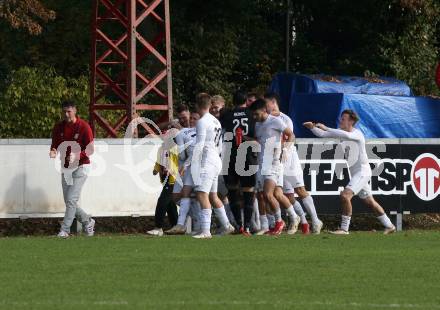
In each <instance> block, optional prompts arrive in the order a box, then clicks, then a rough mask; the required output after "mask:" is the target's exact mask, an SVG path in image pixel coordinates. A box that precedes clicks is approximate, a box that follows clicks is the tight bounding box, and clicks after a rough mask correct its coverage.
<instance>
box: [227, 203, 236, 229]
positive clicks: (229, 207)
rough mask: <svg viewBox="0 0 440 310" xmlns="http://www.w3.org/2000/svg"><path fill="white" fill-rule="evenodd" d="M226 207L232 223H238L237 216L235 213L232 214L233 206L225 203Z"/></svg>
mask: <svg viewBox="0 0 440 310" xmlns="http://www.w3.org/2000/svg"><path fill="white" fill-rule="evenodd" d="M224 207H225V212H226V216H227V217H228V220H229V222H230V223H232V224H237V223H236V222H235V217H234V214H232V210H231V206H230V205H229V203H225V204H224Z"/></svg>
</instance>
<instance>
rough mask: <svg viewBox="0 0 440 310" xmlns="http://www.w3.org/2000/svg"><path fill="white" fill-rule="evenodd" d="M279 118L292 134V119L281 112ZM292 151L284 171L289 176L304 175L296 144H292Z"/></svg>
mask: <svg viewBox="0 0 440 310" xmlns="http://www.w3.org/2000/svg"><path fill="white" fill-rule="evenodd" d="M278 117H279V118H281V119H282V120H283V122H284V123H285V124H286V126H287V127H288V128H289V129H290V130H292V132H293V122H292V119H291V118H290V117H289V116H287V115H286V114H284V113H283V112H280V115H279V116H278ZM290 150H291V151H292V153H291V154H288V155H289V158H288V159H289V161H288V162H287V163H286V164H285V165H284V170H285V172H288V173H289V174H292V175H298V174H300V173H302V167H301V164H300V163H299V157H298V152H297V150H296V146H295V145H294V144H292V146H291V147H290Z"/></svg>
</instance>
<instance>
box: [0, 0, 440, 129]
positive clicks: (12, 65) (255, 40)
mask: <svg viewBox="0 0 440 310" xmlns="http://www.w3.org/2000/svg"><path fill="white" fill-rule="evenodd" d="M41 3H42V4H43V5H44V7H45V8H47V9H48V10H53V11H55V12H56V19H55V20H54V21H49V22H48V23H46V24H44V28H43V31H42V33H41V34H40V35H39V36H32V35H30V34H29V33H28V32H27V31H25V30H16V29H12V28H11V27H10V25H9V24H8V22H6V21H5V20H1V19H0V97H1V98H0V99H1V100H2V101H1V104H2V107H1V110H2V111H9V110H10V111H15V109H12V108H11V107H10V105H11V103H10V102H8V107H5V106H3V105H4V104H5V102H7V101H5V99H4V98H6V97H8V96H9V97H8V98H12V99H13V100H12V102H13V104H15V106H18V105H19V99H18V97H17V96H16V95H15V93H14V91H15V92H16V93H17V95H18V94H20V95H22V96H24V95H23V94H21V93H20V91H18V90H17V89H28V90H29V89H32V91H33V92H35V94H32V95H31V94H29V93H28V94H27V95H26V98H27V99H26V100H28V102H27V103H26V104H24V103H20V104H23V105H24V107H29V106H33V105H37V106H38V105H41V110H38V109H34V110H32V109H31V110H32V111H35V113H42V112H44V111H46V110H44V108H43V106H44V105H43V103H42V102H46V103H49V102H56V100H59V99H60V98H61V97H62V96H64V95H61V94H60V92H61V93H63V92H64V93H65V92H67V91H66V89H69V91H73V90H77V91H78V94H77V95H75V96H79V100H80V101H81V102H84V104H86V103H87V102H88V99H87V100H83V99H82V98H85V96H88V91H84V89H85V88H86V87H87V83H86V79H87V78H86V77H87V76H88V70H89V60H90V32H89V29H90V26H91V25H90V22H91V13H92V12H91V10H92V5H91V2H90V1H88V0H78V1H75V2H72V1H59V0H41ZM291 3H292V7H291V12H290V13H291V15H292V27H294V29H295V41H294V43H293V45H292V47H291V59H290V64H291V67H290V71H294V72H300V73H310V74H315V73H325V74H330V75H357V76H362V75H365V74H367V75H370V76H377V75H385V76H394V77H397V78H399V79H401V80H403V81H405V82H407V83H408V84H409V85H410V86H411V88H412V89H413V91H414V94H416V95H440V92H439V90H438V88H437V87H436V86H435V84H434V73H435V68H436V65H437V62H438V59H439V43H440V42H439V36H440V23H439V21H440V4H439V3H438V0H423V1H422V0H360V1H352V0H291ZM170 8H171V38H172V68H173V91H174V102H175V104H178V103H181V102H186V103H190V104H191V103H192V102H193V101H194V97H195V94H196V93H198V92H200V91H207V92H209V93H211V94H220V95H222V96H224V97H225V98H226V99H227V100H229V99H230V96H231V93H232V92H233V91H234V90H236V89H237V88H242V89H245V90H257V91H260V92H264V91H265V89H266V88H267V85H268V84H269V82H270V80H271V79H272V76H273V75H274V74H275V73H277V72H279V71H284V61H285V59H284V57H285V56H284V47H285V46H284V37H285V19H284V18H285V13H286V7H285V1H284V0H209V1H206V0H180V1H171V3H170ZM146 28H148V29H145V31H147V32H149V33H150V34H151V33H152V32H154V28H149V27H146ZM292 30H293V28H292ZM149 58H151V57H147V61H146V62H145V63H143V66H146V67H147V68H145V69H146V70H144V71H146V72H148V69H150V71H153V72H150V73H152V74H153V73H154V70H155V68H148V66H149V64H150V62H149V61H150V60H151V59H149ZM22 67H29V68H27V69H20V68H22ZM31 68H53V69H45V70H48V71H47V72H49V73H48V76H45V74H42V73H41V72H46V71H44V70H43V69H31ZM21 70H30V71H32V72H34V73H33V74H37V75H38V74H40V75H38V78H36V77H32V74H30V75H29V76H28V77H27V78H25V76H26V74H24V73H23V75H22V76H21V80H18V78H19V76H18V75H19V72H22V71H21ZM42 70H43V71H42ZM37 72H38V73H37ZM37 79H38V80H40V81H41V80H44V81H46V82H45V83H42V85H41V87H42V89H39V88H38V87H36V86H34V88H32V87H31V86H32V85H33V84H32V83H31V81H34V82H35V83H37V81H36V80H37ZM47 79H49V80H47ZM12 81H15V82H14V84H13V85H12V84H11V83H12ZM21 82H23V83H24V84H23V85H21V84H20V83H21ZM47 85H53V87H48V86H47ZM52 88H53V89H52ZM43 93H48V94H50V96H49V98H40V97H39V96H41V94H43ZM72 96H73V94H72ZM50 98H52V99H53V101H51V100H52V99H50ZM37 99H38V100H39V102H31V101H32V100H37ZM8 100H10V99H8ZM47 109H49V108H47ZM85 112H86V110H85V106H84V113H85ZM84 115H86V114H84ZM152 115H153V114H151V113H150V114H148V115H145V116H152ZM34 116H35V117H36V116H37V114H34ZM14 117H16V115H15V116H11V117H10V118H11V119H14ZM45 117H47V116H46V115H44V114H43V116H40V118H45ZM108 117H109V118H110V119H111V121H112V122H115V121H116V120H117V119H118V117H119V115H116V113H115V112H114V111H111V112H109V116H108ZM0 118H2V123H3V122H4V121H3V119H9V117H7V116H4V115H2V116H0ZM51 122H52V120H51ZM49 123H50V122H49ZM8 124H9V123H8ZM3 127H4V126H3V124H2V130H1V136H26V135H28V133H27V132H24V131H20V129H19V128H17V129H14V130H13V129H11V128H9V127H8V128H9V129H7V130H6V129H5V130H4V129H3ZM4 128H7V127H4ZM43 132H44V134H43V136H47V130H42V131H41V133H43ZM34 136H37V135H34Z"/></svg>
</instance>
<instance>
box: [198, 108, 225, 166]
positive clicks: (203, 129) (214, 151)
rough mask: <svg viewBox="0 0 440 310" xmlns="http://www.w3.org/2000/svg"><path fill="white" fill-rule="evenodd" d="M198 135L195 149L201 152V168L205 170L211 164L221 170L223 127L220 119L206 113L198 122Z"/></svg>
mask: <svg viewBox="0 0 440 310" xmlns="http://www.w3.org/2000/svg"><path fill="white" fill-rule="evenodd" d="M196 133H197V135H196V145H195V147H196V148H197V149H198V150H199V151H201V161H200V163H201V167H202V168H204V167H205V166H206V164H211V165H214V166H215V167H217V168H220V169H221V166H222V161H221V159H220V150H221V148H222V145H221V135H222V126H221V125H220V122H219V121H218V119H217V118H215V117H214V116H213V115H212V114H210V113H206V114H205V115H203V116H202V117H201V118H200V119H199V120H198V122H197V126H196ZM198 160H200V158H199V159H198Z"/></svg>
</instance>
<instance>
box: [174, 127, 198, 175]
mask: <svg viewBox="0 0 440 310" xmlns="http://www.w3.org/2000/svg"><path fill="white" fill-rule="evenodd" d="M176 143H177V145H178V147H179V166H180V165H181V164H183V163H184V162H185V161H187V160H191V157H192V153H193V150H194V145H195V144H196V128H195V127H192V128H183V129H181V130H180V131H179V133H178V134H177V136H176Z"/></svg>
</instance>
